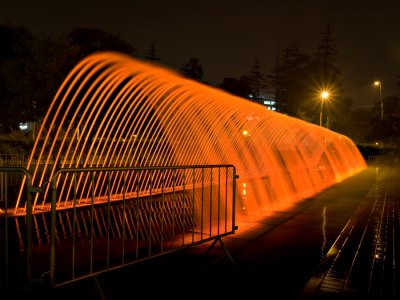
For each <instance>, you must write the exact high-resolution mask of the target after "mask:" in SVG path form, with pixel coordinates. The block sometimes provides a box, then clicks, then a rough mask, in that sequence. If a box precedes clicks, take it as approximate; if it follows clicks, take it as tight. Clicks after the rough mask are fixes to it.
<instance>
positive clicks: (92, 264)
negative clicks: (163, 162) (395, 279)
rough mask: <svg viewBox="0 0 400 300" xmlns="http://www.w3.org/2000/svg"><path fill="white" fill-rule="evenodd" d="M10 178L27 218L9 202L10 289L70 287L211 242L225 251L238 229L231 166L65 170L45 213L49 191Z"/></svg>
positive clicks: (6, 270)
mask: <svg viewBox="0 0 400 300" xmlns="http://www.w3.org/2000/svg"><path fill="white" fill-rule="evenodd" d="M4 172H19V173H23V174H24V177H26V178H25V182H26V183H25V184H26V188H25V190H26V193H27V201H26V208H27V209H26V214H25V215H19V214H18V215H15V214H12V208H10V207H9V206H8V203H7V200H6V203H5V205H3V206H2V207H3V208H2V209H1V210H0V212H1V213H0V222H1V227H0V238H1V245H2V246H1V249H0V251H1V252H0V259H1V262H0V270H2V271H1V272H2V274H1V275H0V276H1V277H0V279H1V282H0V284H1V286H3V287H6V288H14V287H17V288H18V287H23V288H26V287H28V288H29V285H30V284H31V283H32V282H37V281H39V282H48V283H49V284H50V285H51V286H53V287H54V286H59V285H63V284H68V283H70V282H73V281H76V280H80V279H83V278H86V277H89V276H94V275H96V274H99V273H102V272H106V271H110V270H113V269H115V268H120V267H122V266H126V265H128V264H134V263H136V262H139V261H143V260H146V259H150V258H153V257H156V256H160V255H163V254H166V253H170V252H173V251H177V250H181V249H184V248H188V247H192V246H195V245H197V244H200V243H205V242H208V241H214V242H213V243H212V246H213V245H215V243H216V242H220V244H221V246H222V247H223V248H224V250H226V248H225V246H224V244H223V242H222V240H221V238H222V237H224V236H226V235H229V234H233V233H234V232H235V230H236V229H237V228H236V225H235V201H236V195H235V194H236V192H235V191H236V177H237V175H236V170H235V168H234V166H232V165H207V166H168V167H132V168H82V169H60V170H58V171H57V172H56V173H55V174H54V176H53V177H52V179H51V181H50V182H48V187H49V188H50V191H51V193H50V194H51V203H50V210H46V209H45V210H43V211H41V210H39V209H37V208H32V201H33V202H34V200H33V199H34V198H35V197H36V196H37V195H39V194H40V193H43V192H44V190H45V187H44V186H43V187H33V186H32V184H31V180H30V176H29V173H28V172H27V171H26V170H24V169H22V168H0V174H3V173H4ZM144 182H145V183H144ZM66 183H68V185H66ZM117 183H118V184H117ZM66 186H68V188H67V189H68V192H66ZM116 186H117V187H118V188H116ZM5 189H6V188H5ZM8 211H10V213H8ZM226 251H227V250H226ZM226 253H227V255H228V256H229V257H230V255H229V252H226ZM230 259H231V257H230ZM21 274H26V276H21Z"/></svg>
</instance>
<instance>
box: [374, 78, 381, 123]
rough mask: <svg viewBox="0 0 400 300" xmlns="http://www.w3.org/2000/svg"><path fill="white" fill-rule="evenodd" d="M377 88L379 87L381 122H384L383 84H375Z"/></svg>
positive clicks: (376, 82)
mask: <svg viewBox="0 0 400 300" xmlns="http://www.w3.org/2000/svg"><path fill="white" fill-rule="evenodd" d="M374 85H375V86H379V102H380V103H381V120H383V99H382V83H381V82H380V81H379V80H377V81H375V82H374Z"/></svg>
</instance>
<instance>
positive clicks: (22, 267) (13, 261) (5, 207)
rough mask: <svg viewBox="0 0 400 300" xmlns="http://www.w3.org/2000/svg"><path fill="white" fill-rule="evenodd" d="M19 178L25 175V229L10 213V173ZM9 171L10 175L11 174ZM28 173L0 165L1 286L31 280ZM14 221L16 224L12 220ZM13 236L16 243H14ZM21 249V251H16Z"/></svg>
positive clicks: (26, 283)
mask: <svg viewBox="0 0 400 300" xmlns="http://www.w3.org/2000/svg"><path fill="white" fill-rule="evenodd" d="M16 174H17V175H18V176H17V177H18V178H19V179H20V180H21V182H22V179H23V178H25V180H24V181H25V187H24V191H25V194H26V215H25V216H24V227H25V230H24V233H21V231H20V230H19V228H18V226H17V227H16V226H13V225H12V223H13V221H15V219H14V218H13V217H11V216H10V214H9V212H10V211H12V207H10V203H9V180H8V178H9V177H12V178H14V177H15V175H16ZM10 175H11V176H10ZM33 192H34V188H33V187H32V185H31V175H30V174H29V172H28V171H27V170H26V169H25V168H20V167H0V270H1V271H0V287H5V288H29V286H30V284H31V280H32V247H33V243H32V233H33V227H32V196H31V194H32V193H33ZM14 225H15V224H14ZM16 238H17V239H18V242H19V243H18V247H15V242H16ZM16 253H18V254H19V253H23V254H22V255H15V254H16Z"/></svg>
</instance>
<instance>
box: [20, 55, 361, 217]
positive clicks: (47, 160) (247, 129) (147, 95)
mask: <svg viewBox="0 0 400 300" xmlns="http://www.w3.org/2000/svg"><path fill="white" fill-rule="evenodd" d="M216 164H232V165H234V166H235V167H236V170H237V173H238V174H239V175H240V179H239V182H238V183H239V184H238V187H239V188H238V194H239V195H240V197H239V198H238V201H237V214H238V217H239V218H240V216H243V215H251V216H265V215H267V214H269V213H270V212H271V211H273V210H274V209H277V208H282V207H287V206H288V205H291V204H293V203H295V202H296V201H298V200H299V199H304V198H306V197H310V196H312V195H314V194H316V193H318V192H320V191H322V190H323V189H325V188H327V187H329V186H332V185H334V184H335V183H337V182H339V181H341V180H343V179H345V178H348V177H350V176H352V175H354V174H356V173H358V172H359V171H361V170H363V169H364V168H366V163H365V161H364V159H363V157H362V156H361V154H360V152H359V150H358V149H357V147H356V145H355V144H354V143H353V141H352V140H351V139H349V138H348V137H346V136H343V135H341V134H338V133H336V132H333V131H330V130H328V129H326V128H322V127H320V126H316V125H314V124H310V123H307V122H305V121H302V120H299V119H296V118H293V117H289V116H287V115H283V114H280V113H278V112H274V111H270V110H268V109H266V108H265V107H264V106H261V105H259V104H256V103H253V102H251V101H248V100H246V99H243V98H240V97H236V96H233V95H231V94H228V93H226V92H224V91H222V90H219V89H216V88H213V87H209V86H206V85H203V84H201V83H198V82H194V81H191V80H188V79H185V78H183V77H182V76H180V75H179V74H177V73H175V72H173V71H170V70H168V69H165V68H163V67H160V66H157V65H152V64H149V63H145V62H142V61H140V60H137V59H135V58H132V57H129V56H126V55H123V54H119V53H112V52H105V53H97V54H93V55H91V56H88V57H87V58H85V59H84V60H82V61H81V62H80V63H79V64H78V65H77V66H76V67H75V68H74V69H73V70H72V71H71V73H70V74H69V75H68V77H67V78H66V79H65V81H64V83H63V84H62V86H61V87H60V89H59V91H58V93H57V95H56V96H55V97H54V99H53V101H52V103H51V105H50V107H49V110H48V112H47V114H46V116H45V118H44V120H43V123H42V125H41V128H40V131H39V134H38V136H37V139H36V141H35V144H34V146H33V149H32V152H31V155H30V160H29V162H28V165H27V168H28V169H29V170H32V172H33V175H32V178H33V180H34V182H35V184H36V185H38V186H43V185H44V184H45V182H46V181H47V180H49V178H51V177H52V176H53V174H54V173H55V171H56V170H57V168H60V167H61V168H66V167H69V168H71V167H83V168H87V167H99V166H102V167H117V166H123V167H136V166H162V165H164V166H171V165H216ZM153 180H154V182H157V180H158V181H160V180H161V179H160V178H154V179H153ZM166 181H167V182H168V179H167V180H166ZM77 182H78V185H79V187H80V190H82V194H81V197H85V190H88V189H89V187H90V188H92V187H93V188H94V189H95V190H102V189H103V185H104V178H102V179H101V178H100V179H98V180H97V181H96V182H95V183H94V186H91V184H92V183H91V182H90V180H89V178H88V177H85V176H83V175H82V176H80V177H79V178H78V179H77ZM126 182H127V185H126V189H127V191H128V192H129V190H132V191H133V190H135V189H138V186H139V188H140V190H146V188H148V184H149V183H148V178H134V177H131V178H128V179H127V181H126ZM60 185H61V186H62V188H61V195H62V197H60V198H59V199H58V202H57V205H58V206H59V207H62V206H63V205H65V204H66V203H67V202H68V201H71V198H72V196H71V195H72V191H71V184H70V181H68V180H65V181H64V182H61V183H60ZM242 187H245V189H244V190H246V193H243V190H242V191H241V190H240V189H241V188H242ZM112 190H113V191H114V192H115V193H118V191H120V190H121V178H115V179H114V181H113V184H112ZM48 193H49V189H48V187H46V190H45V194H44V195H43V197H39V196H38V195H37V196H36V198H35V201H34V207H43V206H45V205H46V204H48V202H49V195H48ZM86 196H87V195H86ZM24 207H25V203H24V201H23V199H22V198H21V197H20V198H19V199H18V201H17V202H16V205H15V210H16V212H17V211H19V210H21V209H23V208H24Z"/></svg>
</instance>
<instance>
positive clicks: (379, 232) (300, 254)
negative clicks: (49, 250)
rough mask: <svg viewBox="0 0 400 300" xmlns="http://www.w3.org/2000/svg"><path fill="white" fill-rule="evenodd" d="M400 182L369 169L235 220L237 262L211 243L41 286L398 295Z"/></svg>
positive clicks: (97, 295) (73, 294) (103, 292)
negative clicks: (280, 207)
mask: <svg viewBox="0 0 400 300" xmlns="http://www.w3.org/2000/svg"><path fill="white" fill-rule="evenodd" d="M399 178H400V171H399V169H394V168H375V167H369V168H368V169H366V170H365V171H363V172H361V173H359V174H357V175H355V176H353V177H352V178H349V179H347V180H345V181H343V182H341V183H340V184H337V185H335V186H334V187H331V188H329V189H327V190H325V191H324V192H322V193H320V194H319V195H317V196H315V197H313V198H312V199H307V200H304V201H301V202H299V203H298V204H297V205H295V206H293V207H292V208H290V209H287V210H285V211H277V212H276V213H274V214H273V215H272V216H270V217H267V218H264V219H262V220H259V221H257V222H255V221H251V220H248V221H244V222H242V223H240V224H238V225H239V231H238V233H237V234H234V235H231V236H227V237H224V238H223V243H224V245H225V246H226V248H227V249H228V250H229V253H230V254H231V256H232V258H233V260H234V263H232V262H231V261H230V260H229V259H228V256H227V255H226V253H224V251H223V247H220V246H219V245H218V244H217V245H216V246H215V247H214V248H213V249H212V250H211V251H210V252H209V253H208V254H207V255H202V254H204V253H206V250H207V248H208V247H209V246H210V244H204V245H201V246H197V247H194V248H191V249H188V250H185V251H182V252H178V253H174V254H170V255H166V256H161V257H158V258H155V259H151V260H149V261H145V262H141V263H137V264H134V265H133V266H131V267H129V268H124V269H121V270H115V271H112V272H109V273H105V274H102V275H98V276H97V277H96V278H90V279H88V280H83V281H80V282H77V283H76V284H74V285H70V286H65V287H62V288H61V287H60V288H57V289H56V290H53V291H51V292H50V293H49V292H48V291H47V292H46V291H37V292H38V293H39V296H40V297H41V298H42V299H44V298H45V297H46V296H50V298H53V297H57V299H58V300H60V299H75V300H76V299H85V298H90V299H130V298H132V299H133V298H136V296H137V295H140V296H141V297H144V296H145V297H146V298H151V299H153V298H155V297H160V298H161V297H162V299H166V298H174V299H216V298H221V297H223V299H261V298H269V299H336V298H340V299H343V298H346V297H348V298H349V299H354V298H362V299H365V298H372V299H388V298H393V299H395V298H396V297H397V298H399V294H400V291H399V289H400V285H399V283H400V282H399V277H400V274H399V266H400V263H399V251H398V249H400V248H399V247H400V244H399V240H400V237H399V221H400V216H399V208H400V205H399V199H400V182H399V180H398V179H399ZM240 228H242V229H244V228H246V230H240ZM241 232H243V233H241ZM396 262H397V265H396ZM127 295H128V296H127Z"/></svg>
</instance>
